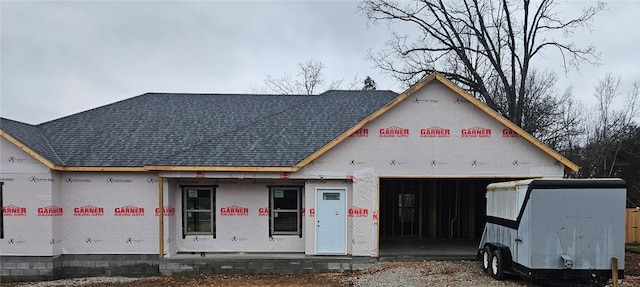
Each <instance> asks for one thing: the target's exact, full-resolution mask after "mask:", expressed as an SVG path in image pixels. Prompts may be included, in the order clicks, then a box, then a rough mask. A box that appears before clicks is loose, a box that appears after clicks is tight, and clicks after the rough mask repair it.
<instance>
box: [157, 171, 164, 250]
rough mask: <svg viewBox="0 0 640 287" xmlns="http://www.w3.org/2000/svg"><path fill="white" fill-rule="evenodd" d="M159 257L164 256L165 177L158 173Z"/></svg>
mask: <svg viewBox="0 0 640 287" xmlns="http://www.w3.org/2000/svg"><path fill="white" fill-rule="evenodd" d="M158 208H159V209H158V257H160V258H163V257H164V178H163V177H162V172H159V173H158Z"/></svg>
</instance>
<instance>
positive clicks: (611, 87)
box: [583, 74, 640, 176]
mask: <svg viewBox="0 0 640 287" xmlns="http://www.w3.org/2000/svg"><path fill="white" fill-rule="evenodd" d="M622 85H623V83H622V80H621V78H620V77H619V76H614V75H612V74H607V75H605V76H604V78H602V79H600V80H599V81H598V83H597V85H596V86H595V91H594V96H595V98H596V99H597V104H596V107H595V108H594V111H593V114H592V116H591V117H590V121H589V122H588V129H587V133H586V144H585V150H584V151H583V161H584V167H583V168H585V169H586V170H585V173H587V174H588V175H589V176H616V175H617V173H618V171H619V169H620V168H621V166H622V165H621V163H620V162H619V160H618V158H619V154H620V152H623V150H622V145H623V142H625V141H626V140H628V139H629V138H630V137H632V136H633V135H634V131H635V130H636V129H637V123H636V120H635V119H636V117H637V116H638V115H639V113H640V79H637V80H635V81H633V82H632V83H631V88H630V90H629V91H628V92H627V93H626V96H625V102H624V105H623V106H622V107H621V108H619V109H616V108H615V103H616V100H617V99H619V98H620V97H622V96H623V94H624V92H623V91H622Z"/></svg>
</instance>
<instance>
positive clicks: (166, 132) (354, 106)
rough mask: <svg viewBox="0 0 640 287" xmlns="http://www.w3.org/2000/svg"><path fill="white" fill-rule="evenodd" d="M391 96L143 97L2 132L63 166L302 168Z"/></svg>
mask: <svg viewBox="0 0 640 287" xmlns="http://www.w3.org/2000/svg"><path fill="white" fill-rule="evenodd" d="M397 96H398V94H396V93H394V92H391V91H328V92H325V93H323V94H320V95H317V96H300V95H298V96H282V95H246V94H242V95H229V94H168V93H147V94H143V95H140V96H137V97H134V98H130V99H127V100H123V101H120V102H116V103H112V104H109V105H106V106H103V107H99V108H95V109H92V110H88V111H85V112H82V113H78V114H74V115H71V116H68V117H64V118H60V119H57V120H53V121H50V122H46V123H42V124H40V125H36V126H34V125H27V124H23V123H19V122H15V121H11V120H7V119H2V122H1V125H2V126H1V128H2V129H3V130H4V131H5V132H7V133H9V134H10V135H12V136H13V137H15V138H16V139H18V140H19V141H21V142H23V143H24V144H25V145H27V146H29V147H30V148H32V149H33V150H34V151H36V152H38V153H39V154H41V155H42V156H44V157H45V158H47V159H49V160H50V161H52V162H54V163H55V164H58V165H63V166H76V167H79V166H85V167H117V166H121V167H135V166H145V165H166V166H252V167H253V166H260V167H262V166H274V167H289V166H294V165H295V164H297V163H298V162H300V161H302V160H304V159H305V158H307V157H308V156H310V155H311V154H313V153H314V152H315V151H317V150H319V149H320V148H322V147H323V146H325V145H326V144H327V143H329V142H330V141H331V140H333V139H335V138H336V137H338V136H339V135H341V134H342V133H344V132H345V131H346V130H348V129H349V128H351V127H353V126H354V125H356V124H357V123H358V122H360V121H362V120H363V119H364V118H366V117H367V116H369V115H371V114H372V113H373V112H375V111H376V110H378V109H380V108H381V107H382V106H384V105H385V104H387V103H389V102H390V101H391V100H392V99H394V98H395V97H397Z"/></svg>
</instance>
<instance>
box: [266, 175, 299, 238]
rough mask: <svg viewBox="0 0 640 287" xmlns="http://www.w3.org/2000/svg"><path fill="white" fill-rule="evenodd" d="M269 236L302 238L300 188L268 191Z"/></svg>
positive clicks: (278, 188) (276, 188)
mask: <svg viewBox="0 0 640 287" xmlns="http://www.w3.org/2000/svg"><path fill="white" fill-rule="evenodd" d="M269 193H270V195H269V198H270V207H271V208H270V209H271V214H270V216H269V220H270V222H269V223H270V224H269V225H270V234H271V235H298V236H302V188H300V187H272V188H271V189H270V192H269Z"/></svg>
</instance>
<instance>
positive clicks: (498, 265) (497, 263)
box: [489, 249, 505, 280]
mask: <svg viewBox="0 0 640 287" xmlns="http://www.w3.org/2000/svg"><path fill="white" fill-rule="evenodd" d="M489 270H490V275H491V277H493V278H495V279H497V280H502V279H504V277H505V275H504V264H503V262H502V256H500V250H499V249H496V250H494V251H493V253H491V266H490V268H489Z"/></svg>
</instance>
